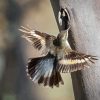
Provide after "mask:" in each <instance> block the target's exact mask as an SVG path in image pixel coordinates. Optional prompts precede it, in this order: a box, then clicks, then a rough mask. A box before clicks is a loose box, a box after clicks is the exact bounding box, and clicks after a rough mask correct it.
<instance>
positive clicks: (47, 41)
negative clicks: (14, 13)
mask: <svg viewBox="0 0 100 100" xmlns="http://www.w3.org/2000/svg"><path fill="white" fill-rule="evenodd" d="M19 30H20V31H21V32H22V33H23V35H22V37H23V38H25V39H26V40H27V41H28V42H30V43H31V44H32V45H33V47H34V48H35V49H37V50H38V51H42V53H43V54H44V56H41V57H38V58H31V59H29V61H28V64H27V73H28V75H29V76H30V78H31V79H32V81H33V82H34V83H38V84H44V86H50V87H53V86H57V87H59V84H64V82H63V79H62V77H61V73H68V72H74V71H77V70H81V69H84V68H86V67H89V66H90V64H91V63H94V61H95V60H97V58H96V56H92V55H86V54H83V53H79V52H77V51H74V50H72V49H71V47H70V44H69V42H68V33H69V30H70V26H69V27H68V29H67V30H65V31H61V32H60V33H59V34H58V36H57V37H55V36H53V35H49V34H47V33H43V32H39V31H36V30H31V29H29V28H27V27H24V26H21V28H20V29H19Z"/></svg>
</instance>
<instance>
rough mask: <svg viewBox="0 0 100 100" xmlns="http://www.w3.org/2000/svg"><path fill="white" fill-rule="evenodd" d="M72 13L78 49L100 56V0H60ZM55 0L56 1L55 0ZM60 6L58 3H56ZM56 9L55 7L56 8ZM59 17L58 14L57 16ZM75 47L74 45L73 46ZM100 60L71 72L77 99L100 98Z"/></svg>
mask: <svg viewBox="0 0 100 100" xmlns="http://www.w3.org/2000/svg"><path fill="white" fill-rule="evenodd" d="M59 1H60V7H63V8H65V7H67V8H68V9H69V11H70V14H71V19H72V20H71V29H72V34H73V37H74V40H75V43H76V45H75V48H76V50H77V51H79V52H82V53H85V54H91V55H94V56H98V58H99V57H100V53H99V52H100V47H99V45H100V33H99V32H100V22H99V17H100V6H99V5H100V1H99V0H77V1H76V0H59ZM54 2H55V1H54ZM56 6H57V7H59V6H58V5H56ZM54 10H55V9H54ZM56 17H57V16H56ZM72 47H73V46H72ZM99 65H100V62H99V60H98V61H97V62H96V64H94V65H92V66H90V67H91V68H89V69H86V70H82V71H77V72H74V73H71V76H72V83H73V89H74V94H75V99H76V100H100V88H99V86H100V68H99Z"/></svg>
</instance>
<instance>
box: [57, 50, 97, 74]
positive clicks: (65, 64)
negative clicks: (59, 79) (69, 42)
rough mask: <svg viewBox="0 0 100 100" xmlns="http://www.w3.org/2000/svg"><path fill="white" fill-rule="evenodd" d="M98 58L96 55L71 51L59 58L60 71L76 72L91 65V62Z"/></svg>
mask: <svg viewBox="0 0 100 100" xmlns="http://www.w3.org/2000/svg"><path fill="white" fill-rule="evenodd" d="M94 60H97V58H96V56H91V55H85V54H82V53H78V52H75V51H72V52H69V53H68V54H67V55H65V57H63V58H62V59H59V60H58V65H57V67H58V71H60V72H62V73H64V72H74V71H77V70H81V69H84V68H85V67H89V66H90V64H91V63H94Z"/></svg>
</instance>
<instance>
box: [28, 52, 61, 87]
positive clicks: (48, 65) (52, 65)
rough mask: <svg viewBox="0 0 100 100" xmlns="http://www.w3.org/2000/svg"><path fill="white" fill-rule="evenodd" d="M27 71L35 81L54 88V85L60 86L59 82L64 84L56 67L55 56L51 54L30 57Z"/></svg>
mask: <svg viewBox="0 0 100 100" xmlns="http://www.w3.org/2000/svg"><path fill="white" fill-rule="evenodd" d="M27 72H28V75H29V76H30V78H31V79H32V81H33V82H34V83H38V84H44V86H50V87H52V88H53V86H57V87H59V83H61V84H63V80H62V77H61V75H60V73H59V72H58V71H57V69H56V61H55V57H54V56H52V55H50V54H48V55H47V56H45V57H39V58H32V59H30V60H29V63H28V66H27Z"/></svg>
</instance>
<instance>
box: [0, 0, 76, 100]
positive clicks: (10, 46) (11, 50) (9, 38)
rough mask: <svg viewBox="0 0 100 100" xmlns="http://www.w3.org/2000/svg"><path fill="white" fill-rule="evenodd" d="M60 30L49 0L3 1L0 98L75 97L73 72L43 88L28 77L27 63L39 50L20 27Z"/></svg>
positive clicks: (58, 99)
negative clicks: (53, 84) (61, 80)
mask: <svg viewBox="0 0 100 100" xmlns="http://www.w3.org/2000/svg"><path fill="white" fill-rule="evenodd" d="M21 25H23V26H29V27H30V28H32V29H36V30H39V31H42V32H46V33H49V34H53V35H57V34H58V33H59V31H58V27H57V23H56V20H55V17H54V13H53V9H52V6H51V3H50V0H0V100H74V94H73V87H72V81H71V76H70V74H66V75H63V80H64V85H61V86H60V87H59V88H56V87H54V88H53V89H52V88H50V87H43V86H39V85H37V84H33V82H32V81H31V80H30V79H29V77H27V75H26V72H25V69H26V68H25V65H26V64H27V59H28V58H30V57H38V56H39V53H38V52H37V51H36V50H34V48H33V47H32V46H31V45H30V44H29V43H28V42H27V41H26V40H25V39H23V38H21V32H19V30H18V29H19V28H20V26H21Z"/></svg>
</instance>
